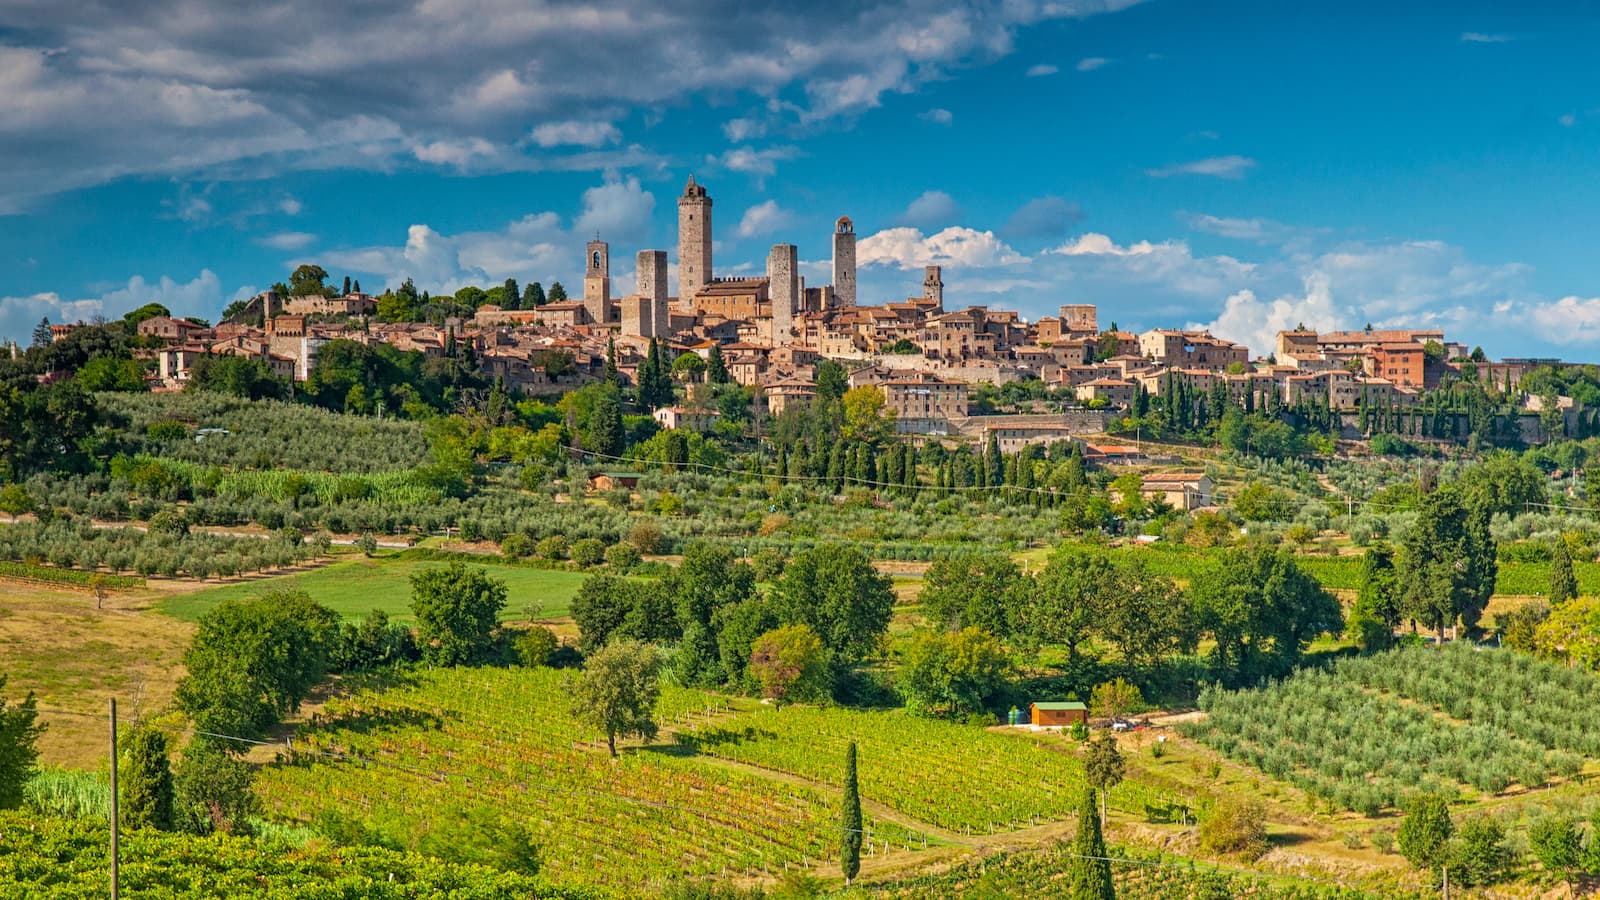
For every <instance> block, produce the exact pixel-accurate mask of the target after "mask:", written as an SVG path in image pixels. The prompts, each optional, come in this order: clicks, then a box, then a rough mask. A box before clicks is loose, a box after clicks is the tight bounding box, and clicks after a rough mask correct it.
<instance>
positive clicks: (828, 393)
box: [817, 359, 850, 402]
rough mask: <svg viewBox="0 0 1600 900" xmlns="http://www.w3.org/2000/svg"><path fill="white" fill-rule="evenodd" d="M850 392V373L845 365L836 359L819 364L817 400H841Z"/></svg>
mask: <svg viewBox="0 0 1600 900" xmlns="http://www.w3.org/2000/svg"><path fill="white" fill-rule="evenodd" d="M848 390H850V373H849V372H847V371H845V367H844V364H843V363H841V362H839V361H838V360H834V359H825V360H823V361H822V362H820V363H817V400H818V402H822V401H827V400H839V399H842V398H843V397H844V392H845V391H848Z"/></svg>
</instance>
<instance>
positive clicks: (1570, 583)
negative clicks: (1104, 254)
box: [1550, 535, 1578, 606]
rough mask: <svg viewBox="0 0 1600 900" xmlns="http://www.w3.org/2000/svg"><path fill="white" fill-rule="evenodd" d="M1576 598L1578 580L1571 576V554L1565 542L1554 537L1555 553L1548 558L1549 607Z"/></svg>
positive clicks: (1559, 537)
mask: <svg viewBox="0 0 1600 900" xmlns="http://www.w3.org/2000/svg"><path fill="white" fill-rule="evenodd" d="M1576 596H1578V579H1577V578H1576V577H1574V576H1573V574H1572V554H1570V553H1568V552H1567V542H1566V540H1565V539H1563V538H1562V537H1561V536H1559V535H1557V536H1556V546H1555V552H1554V553H1552V554H1551V556H1550V605H1551V606H1556V605H1559V604H1562V603H1565V602H1567V601H1568V600H1571V599H1572V598H1574V597H1576Z"/></svg>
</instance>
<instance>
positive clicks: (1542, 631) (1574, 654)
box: [1533, 597, 1600, 671]
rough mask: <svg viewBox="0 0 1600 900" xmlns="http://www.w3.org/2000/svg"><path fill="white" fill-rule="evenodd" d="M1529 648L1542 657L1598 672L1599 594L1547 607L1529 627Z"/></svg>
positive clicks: (1599, 634)
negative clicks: (1539, 619) (1540, 619)
mask: <svg viewBox="0 0 1600 900" xmlns="http://www.w3.org/2000/svg"><path fill="white" fill-rule="evenodd" d="M1533 648H1534V650H1535V651H1536V652H1538V653H1540V654H1542V655H1544V656H1548V657H1551V658H1553V659H1564V660H1566V661H1567V662H1569V663H1571V664H1572V665H1576V666H1582V667H1583V668H1585V669H1588V670H1590V671H1600V597H1579V598H1577V599H1575V600H1568V601H1567V602H1566V603H1563V604H1561V605H1560V606H1557V607H1554V608H1553V609H1551V610H1550V615H1549V616H1548V617H1547V618H1545V620H1544V621H1543V622H1540V623H1539V624H1538V625H1536V626H1535V627H1534V629H1533Z"/></svg>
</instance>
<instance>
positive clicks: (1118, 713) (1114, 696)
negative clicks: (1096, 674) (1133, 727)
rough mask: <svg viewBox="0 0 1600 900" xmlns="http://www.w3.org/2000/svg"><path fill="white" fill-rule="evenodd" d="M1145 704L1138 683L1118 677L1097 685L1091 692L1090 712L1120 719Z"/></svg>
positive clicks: (1093, 714)
mask: <svg viewBox="0 0 1600 900" xmlns="http://www.w3.org/2000/svg"><path fill="white" fill-rule="evenodd" d="M1143 705H1144V695H1143V694H1141V693H1140V692H1139V688H1138V686H1136V685H1132V684H1129V683H1128V682H1127V681H1125V680H1123V679H1121V678H1117V679H1114V680H1112V681H1104V682H1101V683H1100V684H1097V685H1095V687H1094V690H1093V691H1091V692H1090V694H1089V714H1090V715H1092V716H1099V717H1103V718H1107V719H1120V718H1122V717H1123V716H1125V715H1127V714H1128V713H1131V712H1133V711H1134V710H1136V709H1138V708H1139V707H1141V706H1143Z"/></svg>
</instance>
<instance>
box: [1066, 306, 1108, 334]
mask: <svg viewBox="0 0 1600 900" xmlns="http://www.w3.org/2000/svg"><path fill="white" fill-rule="evenodd" d="M1061 328H1062V330H1064V331H1069V332H1071V331H1081V332H1086V333H1088V334H1094V333H1095V332H1097V331H1099V330H1100V329H1099V327H1098V324H1097V319H1096V314H1095V308H1094V304H1092V303H1068V304H1066V305H1065V306H1062V307H1061Z"/></svg>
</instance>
